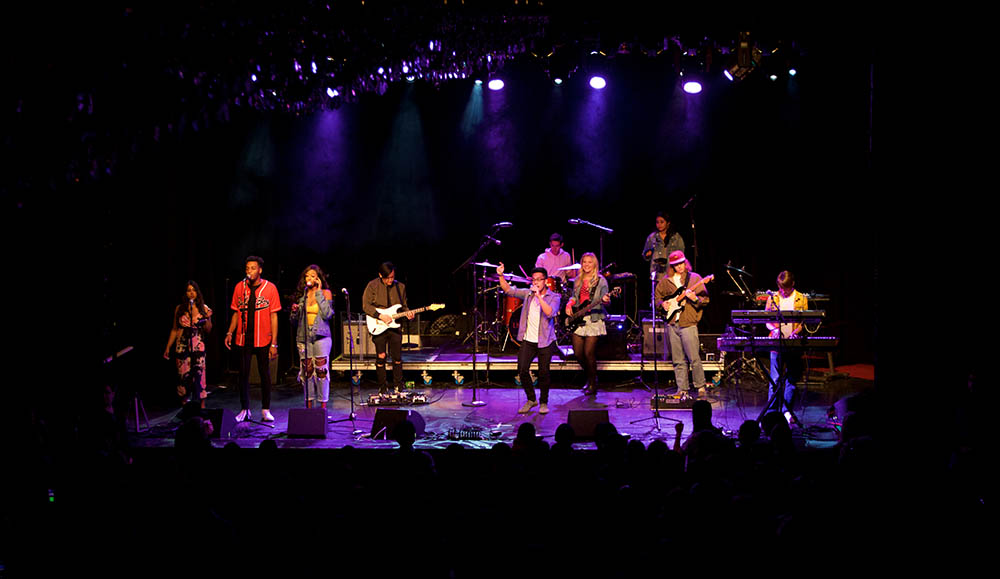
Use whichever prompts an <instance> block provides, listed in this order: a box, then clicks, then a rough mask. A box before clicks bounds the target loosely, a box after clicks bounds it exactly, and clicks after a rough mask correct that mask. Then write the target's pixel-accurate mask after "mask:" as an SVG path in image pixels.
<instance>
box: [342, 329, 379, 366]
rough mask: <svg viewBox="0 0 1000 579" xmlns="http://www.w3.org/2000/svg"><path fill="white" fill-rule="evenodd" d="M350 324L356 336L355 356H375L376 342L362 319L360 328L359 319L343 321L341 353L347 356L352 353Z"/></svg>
mask: <svg viewBox="0 0 1000 579" xmlns="http://www.w3.org/2000/svg"><path fill="white" fill-rule="evenodd" d="M348 325H350V331H351V332H352V333H353V337H354V356H355V357H359V358H374V357H375V344H374V343H372V336H371V334H369V333H368V326H367V325H365V322H364V320H361V324H360V328H359V325H358V321H357V319H355V320H354V321H353V322H350V323H348V321H347V320H346V319H345V320H342V321H341V340H340V346H341V350H340V353H341V354H342V355H343V356H344V357H345V358H347V357H349V356H350V355H351V334H348V332H347V331H348V327H347V326H348Z"/></svg>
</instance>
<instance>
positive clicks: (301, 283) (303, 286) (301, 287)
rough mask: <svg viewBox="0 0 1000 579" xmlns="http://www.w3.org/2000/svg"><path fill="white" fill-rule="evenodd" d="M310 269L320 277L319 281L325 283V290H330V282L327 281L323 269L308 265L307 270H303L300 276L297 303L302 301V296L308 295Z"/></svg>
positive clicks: (296, 291)
mask: <svg viewBox="0 0 1000 579" xmlns="http://www.w3.org/2000/svg"><path fill="white" fill-rule="evenodd" d="M310 269H311V270H313V271H315V272H316V275H317V276H319V280H320V281H321V282H323V289H330V282H328V281H326V274H325V273H323V269H322V268H321V267H320V266H318V265H316V264H315V263H314V264H312V265H307V266H306V268H305V269H303V270H302V274H301V275H299V285H298V286H297V287H296V288H295V301H296V302H297V301H299V300H300V299H302V296H304V295H306V274H307V273H309V270H310Z"/></svg>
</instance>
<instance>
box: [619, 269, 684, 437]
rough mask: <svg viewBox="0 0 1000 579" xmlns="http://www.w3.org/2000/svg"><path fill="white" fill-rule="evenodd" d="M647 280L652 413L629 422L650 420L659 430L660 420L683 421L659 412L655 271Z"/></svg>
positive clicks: (636, 422) (647, 387)
mask: <svg viewBox="0 0 1000 579" xmlns="http://www.w3.org/2000/svg"><path fill="white" fill-rule="evenodd" d="M649 282H650V285H651V286H652V288H653V293H652V294H650V296H649V304H650V306H652V308H653V309H652V312H653V316H652V322H653V415H652V416H650V417H649V418H640V419H639V420H633V421H632V422H630V423H629V424H639V423H642V422H646V421H647V420H652V421H653V430H655V431H657V432H659V431H660V420H672V421H674V422H683V421H682V420H679V419H677V418H671V417H670V416H662V415H661V414H660V375H659V373H658V371H657V365H656V358H657V353H656V318H657V316H658V315H659V312H658V311H657V309H656V307H657V303H656V272H655V271H653V272H652V273H650V274H649ZM643 331H645V330H643ZM643 337H645V334H643ZM640 367H641V366H640ZM642 385H643V386H646V389H647V390H648V389H649V386H648V385H646V383H645V382H642Z"/></svg>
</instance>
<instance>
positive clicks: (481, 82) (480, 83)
mask: <svg viewBox="0 0 1000 579" xmlns="http://www.w3.org/2000/svg"><path fill="white" fill-rule="evenodd" d="M476 86H483V81H482V80H480V79H478V78H477V79H476Z"/></svg>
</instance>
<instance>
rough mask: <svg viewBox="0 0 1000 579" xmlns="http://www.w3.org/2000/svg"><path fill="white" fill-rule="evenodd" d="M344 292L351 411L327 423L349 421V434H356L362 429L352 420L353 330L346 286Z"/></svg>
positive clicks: (354, 415) (354, 417) (355, 418)
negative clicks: (345, 415) (348, 349)
mask: <svg viewBox="0 0 1000 579" xmlns="http://www.w3.org/2000/svg"><path fill="white" fill-rule="evenodd" d="M342 291H343V292H344V300H345V301H346V302H347V341H348V343H349V345H350V355H349V356H348V357H347V366H348V374H347V387H348V388H350V389H351V413H350V414H348V415H347V418H337V419H336V420H328V421H327V424H336V423H338V422H347V421H348V420H350V421H351V426H352V429H351V434H352V435H357V434H361V432H362V430H361V429H360V428H358V425H357V424H356V423H355V422H354V421H355V420H357V419H358V416H357V414H355V413H354V383H353V382H351V379H352V377H353V376H354V331H353V330H352V329H351V294H349V293H347V288H344V289H343V290H342ZM360 387H361V382H360V381H359V382H358V388H360Z"/></svg>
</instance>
